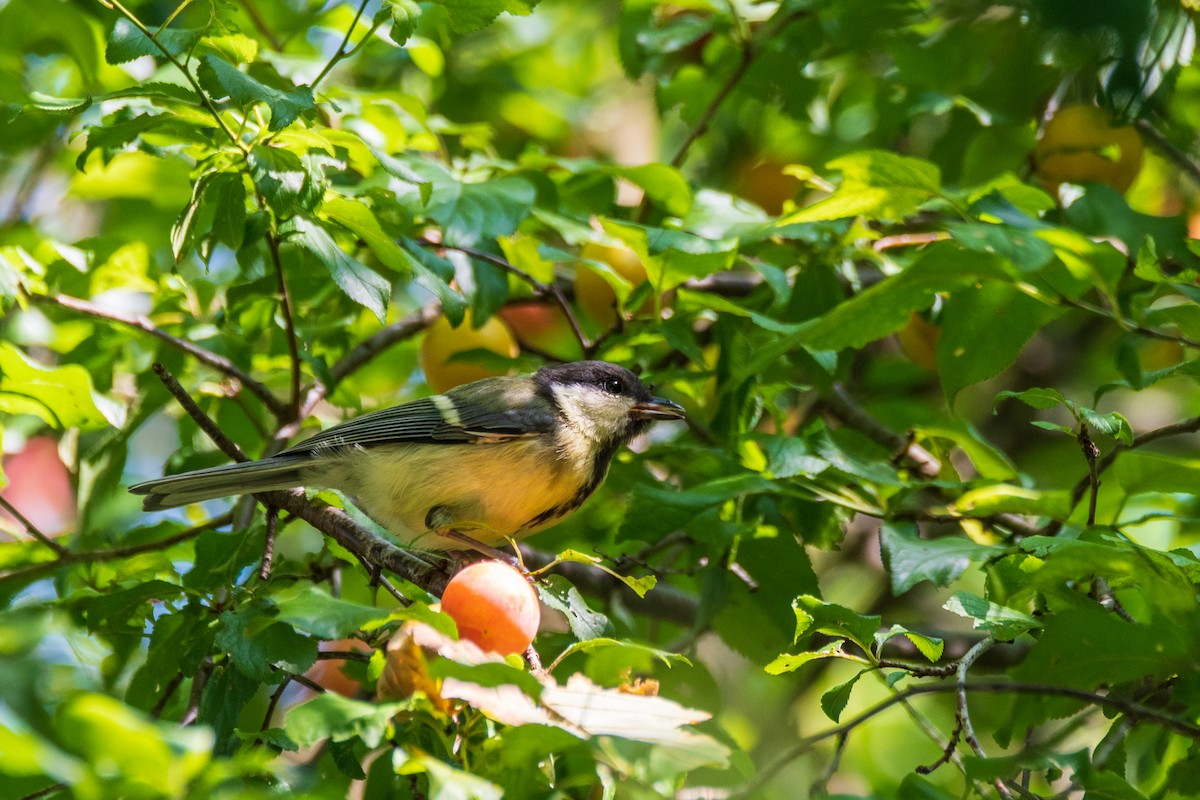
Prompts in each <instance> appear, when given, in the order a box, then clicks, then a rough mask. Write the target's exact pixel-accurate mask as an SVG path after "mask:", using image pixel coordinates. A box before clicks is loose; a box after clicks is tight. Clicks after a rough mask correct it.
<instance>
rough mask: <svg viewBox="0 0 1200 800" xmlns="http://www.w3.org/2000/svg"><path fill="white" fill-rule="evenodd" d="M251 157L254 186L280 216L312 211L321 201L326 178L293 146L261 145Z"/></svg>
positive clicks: (251, 153) (251, 174)
mask: <svg viewBox="0 0 1200 800" xmlns="http://www.w3.org/2000/svg"><path fill="white" fill-rule="evenodd" d="M248 160H249V162H250V177H251V178H252V179H253V181H254V186H255V188H256V189H257V190H258V192H259V193H260V194H261V195H262V196H263V198H264V199H265V200H266V201H267V203H268V204H269V205H270V206H271V209H272V210H273V211H274V212H275V215H276V216H277V217H280V218H287V217H292V216H295V215H296V214H299V213H302V212H305V211H311V210H313V209H314V208H316V207H317V205H318V204H319V203H320V202H321V195H322V194H323V193H324V191H325V188H324V185H325V181H324V179H323V178H322V176H321V175H319V174H318V173H316V172H315V171H314V169H313V168H312V166H311V165H310V164H309V163H308V162H306V161H304V160H302V159H301V158H300V157H299V156H297V155H296V154H295V153H293V152H291V151H290V150H283V149H281V148H278V147H264V146H262V145H258V146H256V147H255V148H254V149H253V150H252V151H251V152H250V156H249V159H248Z"/></svg>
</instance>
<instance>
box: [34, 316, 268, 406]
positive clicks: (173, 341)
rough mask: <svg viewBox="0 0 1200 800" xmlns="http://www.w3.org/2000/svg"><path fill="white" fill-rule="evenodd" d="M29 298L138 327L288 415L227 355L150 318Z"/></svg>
mask: <svg viewBox="0 0 1200 800" xmlns="http://www.w3.org/2000/svg"><path fill="white" fill-rule="evenodd" d="M29 299H30V300H33V301H34V302H37V303H49V304H52V305H56V306H59V307H61V308H66V309H69V310H71V311H77V312H79V313H80V314H86V315H88V316H90V317H96V318H98V319H104V320H108V321H109V322H116V323H119V324H121V325H127V326H129V327H131V328H136V329H137V330H140V331H143V332H145V333H148V334H150V335H151V336H153V337H155V338H157V339H160V340H162V341H164V342H166V343H167V344H169V345H170V346H171V347H174V348H175V349H176V350H180V351H182V352H184V353H187V354H188V355H190V356H192V357H193V358H195V359H196V360H197V361H199V362H200V363H201V364H205V365H206V366H209V367H212V368H213V369H215V370H217V371H218V372H221V373H223V374H225V375H227V376H228V377H230V378H232V379H233V380H235V381H237V382H238V383H239V384H241V385H242V386H244V387H246V389H248V390H249V391H250V393H251V394H253V395H254V396H255V397H257V398H259V399H260V400H262V402H263V404H264V405H265V406H266V407H267V408H268V409H270V410H271V413H273V414H275V415H276V416H279V415H280V414H284V413H286V411H287V405H286V404H284V403H283V402H282V401H280V400H279V398H277V397H275V395H273V394H272V393H271V390H270V389H268V388H267V387H266V386H265V385H263V384H262V383H260V382H259V381H256V380H255V379H254V378H252V377H250V375H249V373H247V372H246V371H245V370H243V369H242V368H241V367H239V366H238V365H237V364H234V363H233V362H232V361H230V360H229V359H228V358H226V357H225V356H222V355H218V354H217V353H214V352H212V351H211V350H206V349H204V348H203V347H200V346H199V345H197V344H195V343H194V342H190V341H188V340H187V339H181V338H179V337H178V336H172V335H171V334H169V333H167V332H166V331H164V330H163V329H162V328H159V327H158V326H157V325H155V324H154V323H153V322H151V321H150V319H149V318H148V317H145V316H143V315H141V314H125V313H122V312H120V311H112V310H110V309H107V308H102V307H101V306H98V305H96V304H95V303H89V302H88V301H86V300H80V299H79V298H76V297H68V296H66V295H62V294H58V295H37V294H35V295H30V298H29Z"/></svg>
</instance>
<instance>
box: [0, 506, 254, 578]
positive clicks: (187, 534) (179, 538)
mask: <svg viewBox="0 0 1200 800" xmlns="http://www.w3.org/2000/svg"><path fill="white" fill-rule="evenodd" d="M232 521H233V514H232V512H229V513H225V514H222V515H220V516H218V517H213V518H212V519H210V520H208V521H207V522H203V523H201V524H199V525H196V526H194V527H191V528H188V529H187V530H185V531H180V532H179V533H177V534H175V535H173V536H168V537H166V538H165V539H159V540H157V541H154V542H146V543H144V544H134V545H126V546H124V547H113V548H109V549H107V550H84V551H72V550H68V551H66V552H64V553H63V554H62V555H60V556H59V557H58V558H57V559H55V560H54V561H44V562H42V563H40V564H34V565H33V566H31V567H19V568H16V569H11V570H6V571H4V572H0V581H7V580H27V579H29V578H36V577H38V576H39V575H43V574H45V573H48V572H53V571H54V570H56V569H58V568H59V567H63V566H66V565H68V564H90V563H92V562H96V561H116V560H118V559H122V558H132V557H133V556H137V555H141V554H142V553H151V552H154V551H156V550H166V549H167V548H168V547H173V546H175V545H177V544H179V543H180V542H186V541H187V540H188V539H194V538H195V537H197V536H199V535H200V534H202V533H204V532H205V531H207V530H212V529H214V528H222V527H224V526H226V525H228V524H229V523H230V522H232Z"/></svg>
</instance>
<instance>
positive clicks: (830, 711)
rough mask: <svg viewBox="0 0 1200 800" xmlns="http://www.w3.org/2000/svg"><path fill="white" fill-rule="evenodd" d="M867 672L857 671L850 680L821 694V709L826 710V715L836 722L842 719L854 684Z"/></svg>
mask: <svg viewBox="0 0 1200 800" xmlns="http://www.w3.org/2000/svg"><path fill="white" fill-rule="evenodd" d="M865 673H866V670H863V671H862V672H858V673H855V675H854V677H853V678H851V679H850V680H848V681H846V682H845V683H841V684H838V685H837V686H835V687H833V688H832V689H830V690H829V691H827V692H825V694H823V695H821V710H822V711H824V712H825V716H827V717H829V718H830V719H831V720H833V721H834V722H838V721H840V720H841V718H842V712H843V711H845V710H846V704H847V703H849V702H850V693H851V692H852V691H853V690H854V684H856V683H858V679H859V678H861V677H862V676H863V675H864V674H865Z"/></svg>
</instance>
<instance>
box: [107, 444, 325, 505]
mask: <svg viewBox="0 0 1200 800" xmlns="http://www.w3.org/2000/svg"><path fill="white" fill-rule="evenodd" d="M307 461H308V458H307V457H304V458H287V457H282V458H280V457H276V458H265V459H263V460H262V461H245V462H243V463H241V464H226V465H224V466H221V467H211V468H209V469H198V470H195V471H193V472H184V473H181V474H179V475H168V476H167V477H165V478H158V479H157V480H152V481H146V482H145V483H139V484H137V485H136V486H131V487H129V491H131V492H133V493H134V494H143V495H146V499H145V500H144V501H142V508H143V509H145V510H146V511H157V510H159V509H162V508H174V507H175V506H185V505H188V504H189V503H199V502H200V501H202V500H212V499H214V498H217V497H229V496H232V495H240V494H254V493H255V492H272V491H276V490H279V489H291V488H294V487H296V486H301V485H303V484H304V474H303V473H304V466H305V464H306V462H307Z"/></svg>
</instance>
